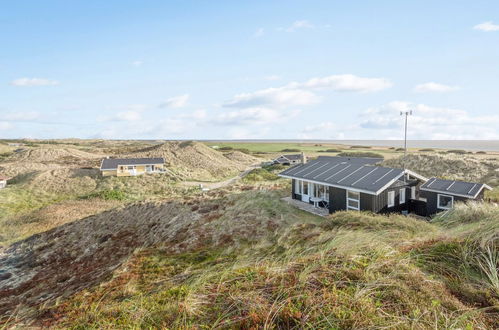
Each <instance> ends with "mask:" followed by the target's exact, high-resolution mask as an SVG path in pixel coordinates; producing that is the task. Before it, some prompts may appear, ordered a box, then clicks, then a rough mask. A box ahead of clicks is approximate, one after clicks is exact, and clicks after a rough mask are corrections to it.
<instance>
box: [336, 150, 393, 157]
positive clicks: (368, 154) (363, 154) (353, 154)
mask: <svg viewBox="0 0 499 330" xmlns="http://www.w3.org/2000/svg"><path fill="white" fill-rule="evenodd" d="M338 156H340V157H368V158H381V159H383V158H384V157H383V155H382V154H378V153H377V152H371V151H364V152H362V151H356V152H351V151H344V152H340V153H339V154H338Z"/></svg>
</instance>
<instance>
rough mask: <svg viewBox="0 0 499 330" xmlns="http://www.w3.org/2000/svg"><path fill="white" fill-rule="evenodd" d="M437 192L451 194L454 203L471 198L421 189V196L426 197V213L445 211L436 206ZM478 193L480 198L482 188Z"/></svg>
mask: <svg viewBox="0 0 499 330" xmlns="http://www.w3.org/2000/svg"><path fill="white" fill-rule="evenodd" d="M438 194H442V195H448V196H453V197H454V203H456V202H467V201H469V200H472V199H470V198H466V197H461V196H454V195H452V194H444V193H437V192H433V191H424V190H422V191H421V197H424V198H426V210H427V214H428V215H433V214H436V213H438V212H442V211H445V210H444V209H439V208H438ZM480 194H481V198H483V190H482V192H481V193H480ZM478 197H480V195H479V196H477V199H478Z"/></svg>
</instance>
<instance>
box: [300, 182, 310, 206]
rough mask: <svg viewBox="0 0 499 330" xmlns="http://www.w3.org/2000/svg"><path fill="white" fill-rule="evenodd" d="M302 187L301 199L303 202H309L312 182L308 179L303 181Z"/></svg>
mask: <svg viewBox="0 0 499 330" xmlns="http://www.w3.org/2000/svg"><path fill="white" fill-rule="evenodd" d="M301 183H302V185H303V186H302V188H301V191H302V193H301V200H302V201H303V202H307V203H308V202H309V201H310V195H309V191H310V183H308V182H306V181H302V182H301Z"/></svg>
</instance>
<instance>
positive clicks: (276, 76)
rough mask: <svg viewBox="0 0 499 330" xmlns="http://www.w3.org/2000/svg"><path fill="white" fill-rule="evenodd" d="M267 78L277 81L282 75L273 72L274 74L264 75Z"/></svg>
mask: <svg viewBox="0 0 499 330" xmlns="http://www.w3.org/2000/svg"><path fill="white" fill-rule="evenodd" d="M264 79H265V80H269V81H275V80H279V79H281V76H278V75H276V74H273V75H270V76H266V77H264Z"/></svg>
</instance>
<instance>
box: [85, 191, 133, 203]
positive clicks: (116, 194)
mask: <svg viewBox="0 0 499 330" xmlns="http://www.w3.org/2000/svg"><path fill="white" fill-rule="evenodd" d="M83 198H84V199H88V198H101V199H104V200H107V201H109V200H115V201H122V200H125V199H126V195H125V193H124V192H122V191H120V190H101V191H97V192H93V193H91V194H88V195H86V196H83Z"/></svg>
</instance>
